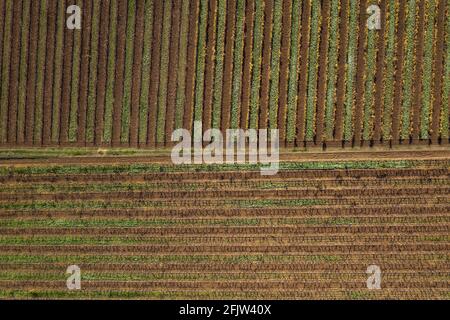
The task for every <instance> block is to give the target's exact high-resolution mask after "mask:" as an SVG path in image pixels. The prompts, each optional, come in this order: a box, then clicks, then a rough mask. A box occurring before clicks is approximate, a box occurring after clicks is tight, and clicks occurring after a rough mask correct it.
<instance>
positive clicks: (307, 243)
mask: <svg viewBox="0 0 450 320" xmlns="http://www.w3.org/2000/svg"><path fill="white" fill-rule="evenodd" d="M46 152H47V151H39V152H38V151H34V153H31V152H29V153H28V154H25V153H23V152H22V153H20V154H19V153H12V152H9V153H8V152H4V153H2V158H4V157H6V158H8V159H9V160H8V159H5V160H3V161H2V165H0V183H1V185H2V188H1V189H0V270H1V271H0V298H11V297H16V298H112V297H114V298H152V299H153V298H193V299H196V298H230V299H238V298H264V299H270V298H274V299H281V298H348V299H370V298H401V299H406V298H410V299H411V298H424V299H432V298H435V299H448V298H449V290H448V289H449V272H450V269H449V249H450V245H449V243H450V242H449V240H450V239H449V232H448V231H449V227H450V218H449V215H448V213H449V210H450V196H449V195H450V183H449V173H450V172H449V168H450V161H449V160H448V159H449V152H448V151H434V152H430V151H416V152H391V153H384V152H381V153H378V152H372V153H365V152H359V153H354V154H351V153H350V154H348V155H347V156H348V157H350V158H353V159H356V158H359V160H346V159H345V158H346V154H345V153H343V154H341V155H340V156H339V154H338V158H341V160H336V159H334V160H330V156H331V155H332V156H334V157H336V154H331V155H330V154H326V153H321V154H303V155H299V154H283V155H282V159H283V161H282V163H281V165H280V167H281V171H280V172H279V174H278V175H276V176H272V177H267V176H261V174H260V172H259V169H258V168H257V167H255V166H252V165H220V166H219V165H209V166H207V165H190V166H173V165H171V164H169V163H167V161H166V158H165V156H164V155H160V156H151V155H148V154H147V155H146V156H145V157H143V156H142V155H139V154H138V153H139V151H136V154H135V155H129V154H128V155H127V154H119V155H116V156H109V155H106V156H103V157H97V156H95V155H89V154H85V155H84V156H78V157H77V156H71V157H68V158H67V157H64V153H63V151H59V153H58V151H53V154H51V153H50V154H46ZM65 152H68V151H65ZM414 153H416V155H415V154H414ZM56 155H59V157H55V156H56ZM418 156H420V158H418ZM13 157H15V158H16V159H15V160H12V159H11V158H13ZM143 159H145V160H143ZM73 264H75V265H78V266H79V267H80V268H81V278H82V288H81V290H74V291H70V290H68V289H67V287H66V279H67V277H68V275H66V273H65V272H66V269H67V267H68V266H69V265H73ZM372 264H375V265H378V266H379V267H380V268H381V271H382V284H381V286H382V289H381V290H369V289H367V286H366V280H367V277H368V275H367V274H366V269H367V267H368V266H369V265H372Z"/></svg>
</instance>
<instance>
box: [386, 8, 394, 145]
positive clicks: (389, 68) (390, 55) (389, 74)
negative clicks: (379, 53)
mask: <svg viewBox="0 0 450 320" xmlns="http://www.w3.org/2000/svg"><path fill="white" fill-rule="evenodd" d="M396 3H397V1H395V0H390V1H389V9H388V14H387V21H388V22H387V24H388V27H387V30H388V32H387V45H386V75H385V79H386V80H385V86H384V106H385V109H384V113H383V139H384V140H385V141H387V140H390V139H391V138H392V132H391V127H392V110H393V107H394V106H393V103H394V76H395V64H394V61H395V47H396V43H395V35H396V30H395V26H396V9H397V8H396Z"/></svg>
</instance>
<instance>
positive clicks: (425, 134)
mask: <svg viewBox="0 0 450 320" xmlns="http://www.w3.org/2000/svg"><path fill="white" fill-rule="evenodd" d="M425 6H426V15H425V18H426V27H425V40H424V41H425V49H424V50H425V56H424V60H423V78H422V87H423V91H422V97H423V98H422V109H421V118H420V138H421V139H428V138H429V134H430V117H431V110H432V103H433V102H432V99H433V97H432V92H433V52H434V50H433V45H434V25H435V21H434V20H435V16H436V1H435V0H429V1H426V5H425Z"/></svg>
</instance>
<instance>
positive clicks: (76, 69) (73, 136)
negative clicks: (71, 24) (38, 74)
mask: <svg viewBox="0 0 450 320" xmlns="http://www.w3.org/2000/svg"><path fill="white" fill-rule="evenodd" d="M77 5H78V6H79V7H80V8H81V7H82V3H81V0H77ZM73 32H74V40H73V61H72V81H71V91H70V92H71V94H70V120H69V141H70V142H74V141H76V140H77V131H78V126H79V125H83V124H81V123H78V109H79V101H78V96H79V89H78V88H79V85H80V61H81V59H80V58H81V55H80V53H81V32H82V31H81V30H76V29H75V30H73Z"/></svg>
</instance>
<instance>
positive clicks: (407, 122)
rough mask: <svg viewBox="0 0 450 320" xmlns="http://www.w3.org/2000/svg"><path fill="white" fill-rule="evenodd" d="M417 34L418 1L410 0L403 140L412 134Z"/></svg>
mask: <svg viewBox="0 0 450 320" xmlns="http://www.w3.org/2000/svg"><path fill="white" fill-rule="evenodd" d="M415 33H416V0H409V1H408V5H407V20H406V52H405V67H404V74H403V79H404V80H403V104H402V127H401V135H400V137H401V139H409V135H410V133H411V109H412V105H411V104H412V97H413V92H412V84H413V74H414V36H415Z"/></svg>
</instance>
